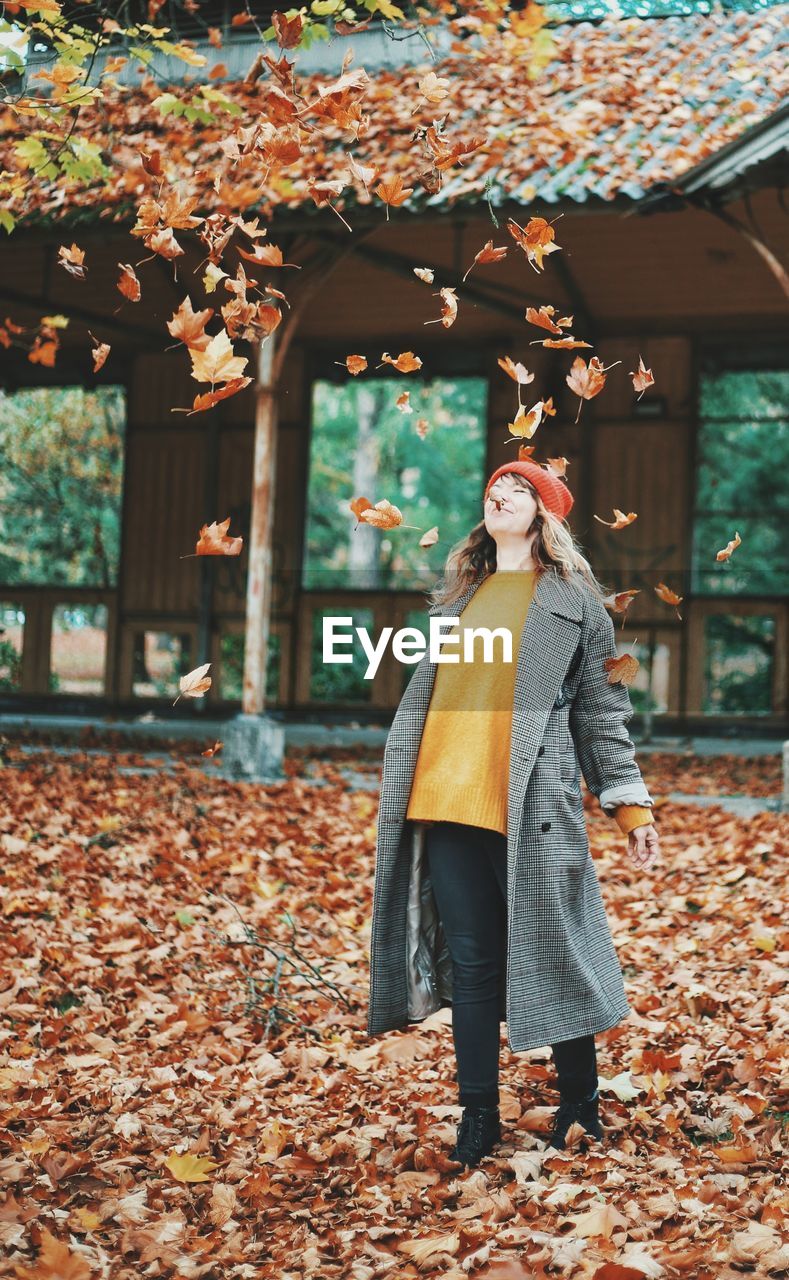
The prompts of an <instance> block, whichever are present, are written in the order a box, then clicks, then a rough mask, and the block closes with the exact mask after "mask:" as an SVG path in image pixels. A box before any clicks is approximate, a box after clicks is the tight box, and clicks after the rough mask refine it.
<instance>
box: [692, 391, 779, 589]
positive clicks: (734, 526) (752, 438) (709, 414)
mask: <svg viewBox="0 0 789 1280" xmlns="http://www.w3.org/2000/svg"><path fill="white" fill-rule="evenodd" d="M699 417H700V421H699V436H698V452H697V458H698V462H697V467H696V501H695V512H694V521H693V552H692V582H691V586H692V591H693V593H694V595H696V596H709V595H737V596H740V595H744V596H765V595H787V594H789V571H788V570H787V563H786V551H785V529H786V513H787V510H789V369H787V370H770V369H768V370H758V369H738V370H734V371H732V370H727V371H721V370H713V371H709V372H706V373H704V374H703V375H702V378H701V385H700V404H699ZM735 533H739V535H740V538H741V539H742V544H741V545H740V546H738V547H736V548H735V549H734V551H733V552H732V555H731V556H730V558H729V559H728V560H723V561H718V560H716V558H715V557H716V553H717V552H718V551H721V550H723V549H724V547H726V545H727V544H728V543H729V541H730V540H732V539H733V538H734V536H735Z"/></svg>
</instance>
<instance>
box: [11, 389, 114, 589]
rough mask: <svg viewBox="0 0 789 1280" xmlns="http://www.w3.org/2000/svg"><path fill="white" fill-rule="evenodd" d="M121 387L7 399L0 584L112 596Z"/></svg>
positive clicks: (33, 393) (42, 392) (25, 393)
mask: <svg viewBox="0 0 789 1280" xmlns="http://www.w3.org/2000/svg"><path fill="white" fill-rule="evenodd" d="M125 420H126V399H125V394H124V390H123V388H122V387H96V388H94V389H93V390H89V391H88V390H85V389H84V388H83V387H34V388H32V389H28V390H25V391H14V392H4V391H0V582H5V583H7V584H9V585H10V584H22V583H24V584H26V585H36V586H54V587H62V586H65V585H68V586H82V587H114V586H115V585H116V584H117V579H118V565H119V561H120V522H121V489H122V482H123V438H124V426H125Z"/></svg>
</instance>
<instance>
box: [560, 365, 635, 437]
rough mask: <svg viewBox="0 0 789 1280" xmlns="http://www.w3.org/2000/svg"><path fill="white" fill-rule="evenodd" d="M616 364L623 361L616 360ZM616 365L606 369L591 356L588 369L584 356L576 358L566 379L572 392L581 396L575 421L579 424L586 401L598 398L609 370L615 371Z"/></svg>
mask: <svg viewBox="0 0 789 1280" xmlns="http://www.w3.org/2000/svg"><path fill="white" fill-rule="evenodd" d="M614 363H615V364H621V363H622V362H621V360H616V361H615V362H614ZM613 367H614V365H608V367H607V368H605V367H604V366H603V365H602V364H601V363H600V360H599V359H598V357H597V356H591V357H590V360H589V365H588V367H587V365H586V362H585V360H584V359H583V357H582V356H576V357H575V359H574V360H573V367H572V369H571V370H570V372H569V373H568V374H567V377H566V379H565V381H566V383H567V385H568V387H569V388H570V390H571V391H574V392H575V394H576V395H577V396H580V397H581V399H580V402H579V404H578V413H577V415H576V419H575V421H576V422H577V421H578V419H579V418H580V416H581V409H582V408H583V402H584V400H591V399H593V398H594V396H597V395H599V394H600V392H601V391H602V389H603V387H604V386H605V378H606V373H607V371H608V369H613Z"/></svg>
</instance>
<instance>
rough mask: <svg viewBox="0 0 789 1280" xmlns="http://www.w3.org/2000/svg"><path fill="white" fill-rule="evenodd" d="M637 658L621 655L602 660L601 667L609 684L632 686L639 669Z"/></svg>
mask: <svg viewBox="0 0 789 1280" xmlns="http://www.w3.org/2000/svg"><path fill="white" fill-rule="evenodd" d="M640 665H641V664H640V662H639V661H638V658H636V657H634V656H633V654H632V653H623V654H621V655H620V656H619V657H618V658H604V659H603V666H604V668H605V670H606V671H607V672H608V683H609V684H626V685H627V684H632V683H633V681H634V680H635V678H636V676H637V674H638V669H639V667H640Z"/></svg>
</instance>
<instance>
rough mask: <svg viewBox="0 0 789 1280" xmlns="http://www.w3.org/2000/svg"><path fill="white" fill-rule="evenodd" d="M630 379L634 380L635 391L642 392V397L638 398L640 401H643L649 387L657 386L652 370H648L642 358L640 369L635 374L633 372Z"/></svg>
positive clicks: (639, 363) (639, 360)
mask: <svg viewBox="0 0 789 1280" xmlns="http://www.w3.org/2000/svg"><path fill="white" fill-rule="evenodd" d="M630 377H631V378H632V379H633V390H634V391H640V392H641V395H640V396H639V397H638V398H639V400H640V399H641V396H642V395H643V394H644V392H645V391H646V389H647V387H652V386H654V385H655V379H654V378H653V376H652V370H651V369H647V367H646V365H645V364H644V361H643V360H642V359H641V356H639V357H638V369H637V370H636V372H635V373H632V372H631V374H630Z"/></svg>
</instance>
